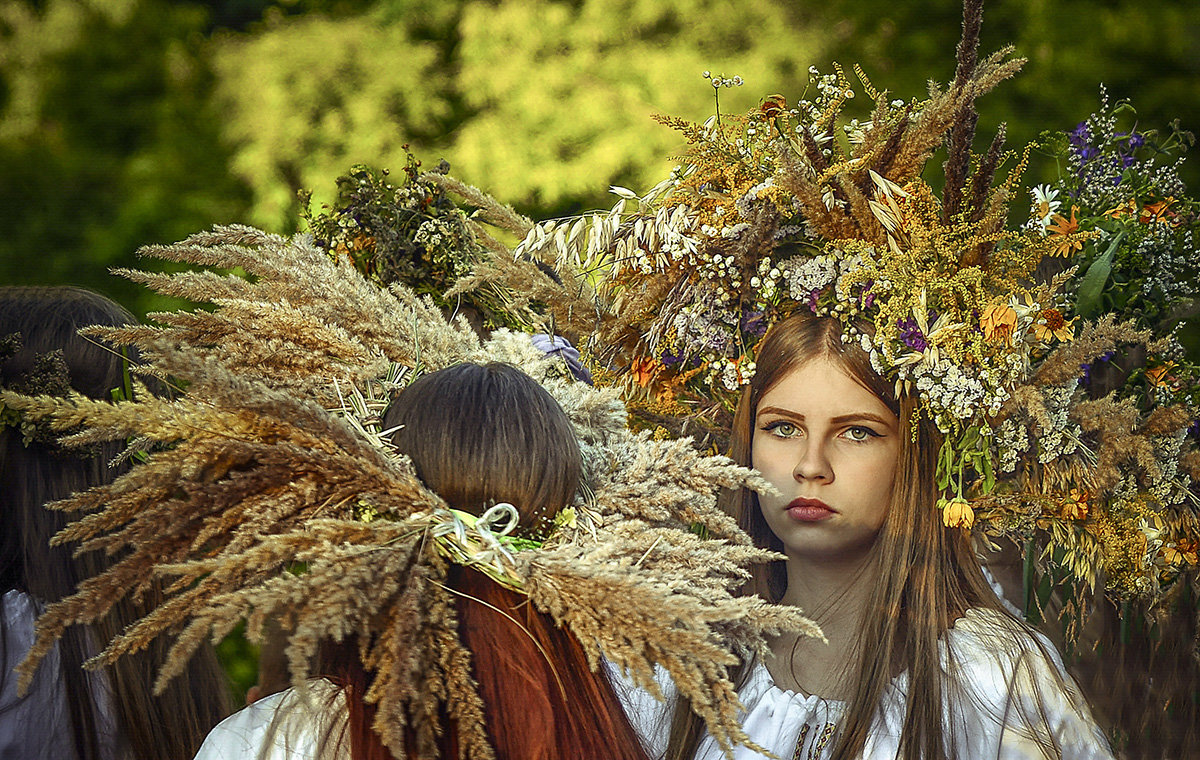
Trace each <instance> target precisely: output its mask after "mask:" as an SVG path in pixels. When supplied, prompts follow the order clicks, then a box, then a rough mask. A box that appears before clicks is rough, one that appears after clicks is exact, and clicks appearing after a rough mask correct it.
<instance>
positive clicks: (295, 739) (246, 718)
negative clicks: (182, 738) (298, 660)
mask: <svg viewBox="0 0 1200 760" xmlns="http://www.w3.org/2000/svg"><path fill="white" fill-rule="evenodd" d="M345 719H346V713H345V697H344V696H343V695H342V694H341V692H340V691H338V690H337V689H336V688H335V687H334V686H333V685H332V684H330V683H329V682H328V681H311V682H310V683H309V687H308V688H306V689H304V690H303V691H297V690H295V689H287V690H286V691H282V692H279V693H278V694H272V695H271V696H269V697H264V698H262V699H260V700H258V701H257V702H254V703H253V704H251V705H248V706H247V707H245V708H243V709H242V710H239V711H238V712H236V713H234V714H233V715H230V716H229V717H228V718H226V719H225V720H223V721H221V722H220V723H219V724H217V726H216V727H214V728H213V730H212V731H210V732H209V734H208V736H207V737H205V739H204V743H203V744H202V745H200V751H199V752H197V753H196V759H195V760H313V759H314V758H317V757H319V756H320V755H319V754H318V753H319V752H320V750H321V749H322V747H321V742H322V739H324V738H325V737H327V736H330V735H331V734H330V731H331V729H333V728H334V726H335V724H336V722H338V721H342V722H344V721H345ZM332 736H334V738H336V737H337V733H336V732H335V733H333V734H332Z"/></svg>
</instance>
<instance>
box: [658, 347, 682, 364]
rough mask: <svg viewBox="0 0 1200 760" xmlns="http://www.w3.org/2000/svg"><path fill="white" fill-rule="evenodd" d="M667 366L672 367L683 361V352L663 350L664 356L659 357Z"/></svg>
mask: <svg viewBox="0 0 1200 760" xmlns="http://www.w3.org/2000/svg"><path fill="white" fill-rule="evenodd" d="M658 360H659V361H661V362H662V363H663V364H664V365H665V366H667V367H671V366H674V365H676V364H679V363H680V362H682V361H683V352H682V351H681V352H679V353H677V354H673V353H671V352H670V351H663V352H662V356H660V357H658Z"/></svg>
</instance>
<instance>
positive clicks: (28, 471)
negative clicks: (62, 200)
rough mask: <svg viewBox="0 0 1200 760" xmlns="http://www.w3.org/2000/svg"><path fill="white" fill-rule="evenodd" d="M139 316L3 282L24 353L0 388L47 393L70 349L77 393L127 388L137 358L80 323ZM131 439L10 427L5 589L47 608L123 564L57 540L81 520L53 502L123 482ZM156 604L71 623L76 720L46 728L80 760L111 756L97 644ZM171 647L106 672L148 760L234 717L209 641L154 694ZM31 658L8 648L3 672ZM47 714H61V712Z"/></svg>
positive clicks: (115, 706) (64, 663)
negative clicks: (90, 675) (100, 439)
mask: <svg viewBox="0 0 1200 760" xmlns="http://www.w3.org/2000/svg"><path fill="white" fill-rule="evenodd" d="M135 321H136V320H135V319H134V317H133V315H132V314H130V313H129V312H128V311H126V310H125V309H124V308H122V307H121V306H119V305H118V304H116V303H114V302H112V301H110V300H109V299H107V298H105V297H104V296H101V295H99V294H97V293H93V292H90V291H87V290H83V289H81V288H73V287H4V288H0V339H3V338H5V337H7V336H9V335H12V334H13V333H18V334H19V335H20V343H21V349H20V351H18V352H17V353H15V354H13V355H11V356H9V357H7V358H6V359H0V384H3V385H4V386H5V387H7V388H10V389H12V390H16V391H19V392H23V393H39V392H44V390H43V389H42V388H41V385H42V384H44V381H45V380H47V379H48V377H47V375H46V369H47V368H46V367H45V366H44V363H41V364H39V362H38V358H39V356H41V357H45V356H47V355H49V354H52V353H53V352H55V351H61V356H62V360H63V362H62V365H65V369H66V375H67V379H68V380H69V385H70V388H71V389H72V390H74V391H77V392H79V393H82V394H83V395H85V396H88V397H90V398H94V399H100V400H107V399H110V398H111V394H112V391H113V390H114V389H117V388H121V387H122V386H123V385H124V379H125V372H126V369H127V367H126V360H125V358H124V356H123V355H122V354H121V352H119V351H117V350H115V349H113V348H111V347H109V346H106V345H104V344H102V343H100V342H97V341H93V340H90V339H88V338H84V337H83V336H81V335H79V334H78V330H79V329H80V328H82V327H87V326H89V325H105V326H121V325H127V324H133V323H135ZM127 353H130V355H131V357H132V356H133V354H132V353H131V352H127ZM60 367H61V365H60ZM51 379H53V378H51ZM58 379H59V380H61V378H58ZM54 384H55V385H61V383H59V382H55V383H54ZM53 390H54V391H55V392H61V391H63V390H65V388H62V387H57V388H54V389H53ZM123 446H124V444H123V443H122V442H114V443H112V444H108V445H105V446H101V447H99V448H98V449H89V450H85V451H80V450H74V449H69V448H65V447H60V446H58V445H56V444H54V443H51V442H43V441H39V440H32V441H25V440H24V436H23V434H22V432H21V431H20V430H17V429H15V428H12V427H6V428H4V429H0V520H2V521H3V525H4V529H3V530H2V531H0V583H2V584H3V588H2V589H0V591H8V590H15V591H19V592H22V593H24V594H28V595H29V597H31V598H32V599H33V600H35V601H36V603H37V604H38V605H44V604H46V603H51V602H55V601H58V600H60V599H62V598H63V597H65V596H67V595H69V594H72V593H74V592H75V590H76V588H77V586H78V584H79V583H80V582H81V581H83V580H84V579H86V578H88V577H89V576H93V575H96V574H97V573H99V572H100V571H102V570H103V569H104V568H106V567H108V566H109V565H110V564H112V563H114V562H116V561H118V560H119V557H117V558H113V557H107V556H105V555H104V554H103V552H90V553H87V554H83V555H81V556H78V557H76V556H73V549H74V547H72V546H50V539H51V538H52V537H53V536H54V534H55V533H57V532H58V531H59V530H60V529H62V528H63V527H65V526H66V524H67V523H68V522H69V520H70V519H71V516H70V515H68V514H66V513H64V512H60V511H56V510H50V509H46V508H45V507H44V505H45V504H47V503H49V502H53V501H57V500H59V499H64V498H66V497H68V496H70V495H71V494H72V493H75V492H77V491H83V490H86V489H88V488H91V487H93V486H100V485H104V484H107V483H110V482H112V481H113V480H114V479H115V478H116V477H117V476H118V475H119V474H121V472H123V469H124V468H120V467H110V466H109V463H110V461H111V460H112V459H113V458H114V457H115V456H117V454H119V453H120V451H121V449H122V448H123ZM157 599H158V591H157V589H152V590H151V591H150V592H148V594H147V597H146V599H145V600H143V601H142V602H134V601H133V600H130V599H125V600H122V602H120V603H119V604H118V605H117V606H116V607H115V608H114V610H113V611H112V613H111V614H110V615H109V617H108V618H106V619H104V620H100V621H97V622H96V623H94V624H93V625H91V626H87V627H82V626H76V627H72V628H69V629H67V631H66V632H65V633H64V635H63V637H62V638H61V639H60V640H59V642H58V643H57V645H56V646H57V650H58V655H59V663H60V666H59V676H60V679H61V684H60V687H61V691H62V693H63V700H64V701H65V704H66V706H67V709H68V712H69V715H70V725H69V726H63V725H59V724H58V723H57V722H55V723H54V725H52V726H49V727H47V728H45V729H41V730H42V731H43V733H44V735H47V736H48V735H51V734H50V733H46V732H47V731H48V732H53V733H60V732H62V731H63V729H64V728H66V729H67V730H68V731H69V732H70V734H71V737H72V739H71V743H72V745H73V748H74V750H75V755H76V757H78V758H79V759H80V760H89V759H90V758H99V757H106V756H109V754H111V748H105V747H104V746H103V740H102V739H101V738H100V737H98V736H97V733H96V730H95V727H96V726H97V725H99V724H100V723H99V718H98V716H97V715H96V712H95V711H96V710H97V707H96V703H95V700H94V697H93V695H92V693H91V692H92V686H91V685H90V682H89V681H88V680H87V679H85V677H84V672H83V670H82V663H83V662H84V660H86V659H87V658H88V657H89V656H90V655H92V654H94V653H95V651H96V645H97V644H98V643H102V642H105V641H108V640H110V639H111V638H113V637H114V636H116V635H117V634H118V633H120V632H121V631H122V630H123V629H124V628H125V626H127V625H128V624H130V623H132V622H133V621H135V620H137V619H139V618H141V617H142V616H143V615H145V614H147V613H148V612H149V610H150V608H151V607H152V606H153V605H154V603H155V601H156V600H157ZM2 624H3V621H0V626H2ZM166 652H167V646H166V642H165V641H163V640H161V639H159V640H156V641H154V642H152V643H151V645H150V647H149V648H148V649H147V650H144V651H141V652H138V653H136V654H132V655H128V656H125V657H122V658H121V659H119V660H118V661H117V662H116V663H115V664H114V665H113V666H111V667H110V668H108V669H107V670H106V671H105V677H106V678H107V681H108V686H109V689H110V690H111V692H112V698H111V702H112V710H113V712H115V713H116V718H117V723H118V726H119V729H120V732H121V735H122V738H123V740H124V741H125V742H126V744H127V746H128V747H129V748H130V749H131V756H132V757H134V758H138V759H139V760H150V759H151V758H153V759H156V760H157V759H159V758H161V759H163V760H166V759H167V758H174V757H184V756H191V755H192V754H193V753H195V751H196V749H197V748H198V747H199V744H200V742H201V741H202V740H203V738H204V736H205V734H206V733H207V732H208V730H209V729H210V728H212V726H213V725H215V724H216V723H217V722H218V721H219V720H221V718H223V717H224V715H225V714H226V713H227V698H226V694H225V689H226V687H225V678H224V675H223V673H222V672H221V670H220V667H219V665H218V663H217V661H216V657H215V653H214V651H213V650H212V648H211V647H208V646H205V647H202V648H201V649H200V650H198V652H197V654H196V655H195V656H194V657H193V659H192V661H191V662H190V663H189V664H188V667H187V672H186V674H185V675H183V676H181V677H180V678H177V679H174V680H173V681H172V682H171V683H170V684H169V685H168V686H167V688H166V690H165V691H164V692H163V693H162V694H159V695H157V696H156V695H153V694H152V693H151V687H152V684H153V682H154V678H155V676H156V674H157V671H158V669H159V667H160V666H161V665H162V664H163V662H164V661H165V658H166ZM20 656H21V655H20V653H16V652H0V668H3V670H2V671H0V679H3V678H4V677H5V676H6V674H8V673H9V672H10V671H11V669H12V668H13V667H15V665H16V662H15V661H13V660H14V658H17V659H19V657H20ZM43 667H45V665H43ZM44 717H45V719H46V720H49V721H56V720H59V719H61V716H57V714H56V715H48V716H44ZM33 735H37V734H36V733H35V734H33ZM109 741H111V737H110V738H109ZM32 752H33V750H32V749H30V753H31V754H32Z"/></svg>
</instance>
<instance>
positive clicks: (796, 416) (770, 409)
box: [755, 406, 804, 422]
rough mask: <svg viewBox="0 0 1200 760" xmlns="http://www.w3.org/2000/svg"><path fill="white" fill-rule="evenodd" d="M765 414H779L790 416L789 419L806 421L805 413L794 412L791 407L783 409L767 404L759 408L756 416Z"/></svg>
mask: <svg viewBox="0 0 1200 760" xmlns="http://www.w3.org/2000/svg"><path fill="white" fill-rule="evenodd" d="M764 414H778V415H779V416H780V417H788V418H789V419H793V420H797V421H799V422H804V415H803V414H800V413H799V412H793V411H792V410H791V409H781V408H779V407H777V406H765V407H763V408H762V409H759V410H758V414H757V415H755V416H756V417H761V416H762V415H764Z"/></svg>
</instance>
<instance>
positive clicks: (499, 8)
mask: <svg viewBox="0 0 1200 760" xmlns="http://www.w3.org/2000/svg"><path fill="white" fill-rule="evenodd" d="M959 14H960V6H959V3H958V2H957V0H931V1H930V2H925V3H895V2H880V1H879V0H860V2H857V3H853V4H845V3H791V4H780V3H772V2H768V1H767V0H747V2H743V3H738V4H736V5H733V4H728V3H722V2H717V1H716V0H488V1H484V0H375V1H374V2H372V1H371V0H210V1H209V2H190V3H189V2H168V0H0V281H2V282H9V283H34V282H43V283H56V282H74V283H78V284H82V285H85V286H88V287H93V288H96V289H98V290H101V291H103V292H105V293H107V294H109V295H111V296H113V297H115V298H117V299H118V300H121V301H123V302H124V303H126V304H128V305H129V306H130V307H131V308H133V309H134V311H135V312H137V313H144V312H145V311H146V310H147V309H150V308H152V307H153V306H154V305H155V301H154V300H153V299H152V298H151V297H150V296H148V295H147V294H145V293H143V292H141V291H140V290H139V289H137V288H135V287H134V286H132V285H129V284H127V283H125V282H124V281H122V280H119V279H117V278H113V277H110V276H109V275H108V274H107V272H106V270H107V268H108V267H111V266H127V265H133V264H135V263H136V261H135V258H134V252H135V251H136V250H137V248H138V247H139V246H142V245H145V244H149V243H162V242H170V241H174V240H177V239H179V238H181V237H183V236H185V235H186V234H188V233H190V232H193V231H196V230H199V229H203V228H206V227H208V226H210V225H212V224H215V223H226V222H248V223H252V224H256V225H259V226H262V227H264V228H266V229H269V230H272V231H277V232H291V231H293V230H295V229H296V228H297V227H298V225H299V223H300V218H299V204H298V202H297V200H296V193H297V191H299V190H303V189H309V190H312V191H313V192H314V202H315V204H316V205H317V206H318V207H319V206H320V204H321V203H327V202H330V201H332V199H333V197H334V195H335V192H336V184H335V182H336V178H337V177H338V176H339V175H341V174H343V173H344V172H345V171H346V170H347V169H348V168H349V167H350V166H351V165H353V164H355V163H365V164H370V165H374V166H380V167H390V168H393V169H396V170H398V169H399V168H400V167H402V166H403V165H404V147H403V146H404V145H405V144H408V145H410V146H411V147H412V150H413V151H414V152H415V153H416V154H417V155H418V156H421V157H423V158H424V159H425V160H426V161H427V162H428V163H429V165H432V164H434V163H436V162H437V161H438V160H440V159H441V158H446V159H448V160H449V161H450V163H451V165H452V167H453V170H454V171H455V173H456V174H458V175H459V176H461V177H462V178H463V179H466V180H467V181H470V182H473V183H475V184H477V185H479V186H481V187H483V188H485V189H487V190H489V191H490V192H492V193H494V194H495V195H497V196H498V197H499V198H501V199H503V200H505V201H509V202H512V203H514V204H515V205H517V206H518V208H520V209H521V210H522V211H525V212H527V213H530V214H532V215H534V216H548V215H553V214H561V213H569V212H573V211H578V210H581V209H586V208H592V207H596V206H599V205H607V204H608V203H609V202H610V198H609V197H608V196H607V193H606V190H607V187H608V185H609V184H621V185H626V186H630V187H633V188H635V189H636V188H644V187H648V186H649V185H650V184H652V183H653V182H655V181H657V180H658V179H659V178H661V177H662V176H663V174H664V173H665V172H666V170H667V169H668V167H669V163H670V159H671V156H672V154H673V153H675V152H676V151H677V150H678V149H679V147H680V143H679V139H678V136H677V135H676V134H675V133H673V132H672V131H670V130H668V129H666V128H665V127H662V126H660V125H658V124H656V123H655V122H654V121H652V119H651V115H652V114H654V113H669V114H673V115H679V116H684V117H686V118H693V119H697V120H701V119H703V118H705V117H706V116H707V115H709V114H710V113H711V112H712V109H713V102H712V94H713V93H712V90H711V88H710V86H709V84H708V83H707V82H706V81H704V80H703V79H702V78H701V76H700V73H701V72H702V71H704V70H711V71H713V72H714V73H717V74H725V75H727V76H733V75H735V74H737V75H740V76H742V77H743V78H744V79H745V80H746V85H745V86H744V87H741V88H735V89H732V90H726V91H724V92H723V93H722V99H723V100H722V109H723V110H727V111H733V110H741V109H745V108H748V107H751V106H753V105H755V104H756V103H757V102H758V100H759V99H760V98H761V97H763V96H765V95H767V94H770V93H775V92H778V93H782V94H784V95H785V96H787V97H789V98H795V97H797V96H799V95H800V93H802V92H803V90H804V88H805V86H806V83H807V79H808V73H807V69H808V67H809V65H816V66H818V67H819V68H820V69H822V70H823V71H828V70H829V68H830V65H829V64H830V62H831V61H835V60H836V61H839V62H841V63H842V64H843V65H844V66H845V67H846V68H847V70H848V69H849V67H850V66H851V65H852V64H853V63H855V62H858V63H861V65H862V66H863V68H864V70H865V71H866V72H867V74H868V75H869V76H870V77H871V79H872V80H873V82H874V83H875V84H876V86H879V87H886V88H888V89H890V90H891V91H892V92H894V93H896V94H897V95H899V96H904V97H908V96H912V95H914V94H916V93H918V92H920V91H921V90H922V89H923V87H924V82H925V80H926V79H928V78H935V79H940V80H945V79H947V78H948V77H950V76H951V74H952V71H953V47H954V44H955V42H956V41H957V38H958V27H959ZM983 38H984V39H983V47H984V49H985V50H992V49H995V48H997V47H999V46H1001V45H1003V44H1006V43H1008V42H1013V43H1015V44H1016V45H1017V48H1018V52H1019V53H1020V54H1021V55H1025V56H1027V57H1029V59H1030V62H1029V64H1028V66H1027V67H1026V70H1025V72H1024V74H1022V75H1021V76H1020V77H1019V78H1018V79H1017V80H1016V81H1015V82H1010V83H1007V84H1005V85H1004V86H1002V87H1001V88H1000V89H999V90H998V91H997V92H996V93H994V94H991V95H989V96H987V97H986V98H984V99H983V101H982V102H981V110H982V116H981V121H980V124H981V133H982V134H981V137H980V140H981V142H982V140H984V139H986V137H987V135H986V132H987V131H989V130H992V129H995V127H996V125H997V124H998V123H999V122H1000V121H1001V120H1005V121H1007V122H1008V127H1009V134H1010V136H1011V139H1010V144H1013V145H1020V144H1022V143H1024V142H1026V141H1028V140H1030V139H1032V138H1034V137H1035V136H1036V135H1037V134H1038V132H1040V131H1041V130H1044V129H1062V128H1069V127H1071V126H1073V125H1074V124H1075V123H1076V122H1078V121H1079V120H1081V119H1083V118H1084V117H1085V116H1087V114H1089V113H1091V111H1092V110H1094V108H1095V107H1096V105H1097V104H1098V86H1099V83H1100V82H1104V83H1105V84H1106V85H1107V86H1108V88H1109V91H1110V93H1111V94H1112V96H1113V97H1114V99H1117V98H1124V97H1128V98H1131V99H1132V100H1133V103H1134V105H1135V106H1136V107H1137V108H1138V110H1139V114H1140V116H1141V119H1142V121H1141V124H1140V126H1142V127H1143V128H1144V127H1153V126H1155V125H1159V126H1165V125H1166V123H1168V122H1169V121H1171V120H1172V119H1175V118H1179V119H1181V121H1182V123H1183V125H1184V127H1185V128H1187V127H1191V128H1196V127H1198V126H1200V97H1197V95H1198V94H1200V93H1198V85H1197V82H1200V7H1197V6H1196V5H1195V4H1194V3H1189V2H1168V1H1165V0H1164V2H1159V3H1157V4H1153V5H1146V4H1141V3H1134V2H1130V1H1127V0H1108V1H1107V2H1080V1H1079V0H1056V1H1055V2H1050V1H1049V0H1010V2H1006V3H993V4H992V7H989V8H988V11H987V16H986V19H985V23H984V29H983ZM862 105H864V106H865V104H862ZM1053 172H1054V166H1053V164H1052V163H1051V162H1050V161H1049V160H1048V159H1047V160H1043V161H1042V162H1041V163H1038V162H1037V161H1036V157H1035V163H1034V165H1033V167H1032V168H1031V170H1030V174H1029V175H1028V178H1029V180H1030V181H1033V180H1045V179H1049V178H1050V177H1052V175H1053ZM1184 175H1185V178H1186V179H1188V180H1189V181H1190V182H1191V184H1193V185H1195V184H1196V182H1197V180H1200V171H1198V170H1197V167H1196V165H1195V161H1194V160H1193V162H1192V164H1190V165H1188V166H1187V167H1185V172H1184ZM151 265H153V266H158V265H159V264H158V263H157V262H152V263H151Z"/></svg>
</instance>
